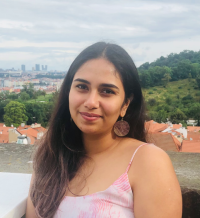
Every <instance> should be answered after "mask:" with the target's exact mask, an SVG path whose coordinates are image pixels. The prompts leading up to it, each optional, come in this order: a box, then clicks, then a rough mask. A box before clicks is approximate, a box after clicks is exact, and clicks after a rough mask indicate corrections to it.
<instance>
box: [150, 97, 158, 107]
mask: <svg viewBox="0 0 200 218" xmlns="http://www.w3.org/2000/svg"><path fill="white" fill-rule="evenodd" d="M148 104H149V105H150V106H154V105H156V99H155V98H150V99H149V100H148Z"/></svg>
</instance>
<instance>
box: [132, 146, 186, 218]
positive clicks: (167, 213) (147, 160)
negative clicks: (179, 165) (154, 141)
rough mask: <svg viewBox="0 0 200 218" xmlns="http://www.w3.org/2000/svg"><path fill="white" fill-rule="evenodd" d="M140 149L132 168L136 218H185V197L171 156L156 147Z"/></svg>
mask: <svg viewBox="0 0 200 218" xmlns="http://www.w3.org/2000/svg"><path fill="white" fill-rule="evenodd" d="M140 149H141V150H140ZM140 149H139V150H138V155H136V156H135V166H137V167H135V166H134V167H133V168H132V172H133V169H134V172H133V173H134V180H133V181H134V182H133V183H134V184H133V186H132V188H133V192H134V214H135V217H136V218H144V217H145V218H160V217H162V218H171V217H173V218H181V216H182V195H181V190H180V186H179V182H178V180H177V177H176V174H175V172H174V168H173V166H172V163H171V160H170V158H169V156H168V155H167V154H166V153H165V152H164V151H163V150H161V149H160V148H158V147H156V146H153V145H146V146H144V147H142V148H140ZM133 164H134V163H133Z"/></svg>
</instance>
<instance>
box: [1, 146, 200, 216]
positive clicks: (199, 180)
mask: <svg viewBox="0 0 200 218" xmlns="http://www.w3.org/2000/svg"><path fill="white" fill-rule="evenodd" d="M33 151H34V146H33V145H19V144H0V172H14V173H31V172H32V164H31V162H30V161H31V160H32V155H33ZM167 153H168V155H169V156H170V158H171V160H172V163H173V166H174V169H175V172H176V175H177V178H178V180H179V184H180V186H181V190H182V196H183V216H182V218H200V153H180V152H167Z"/></svg>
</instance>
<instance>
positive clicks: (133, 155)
mask: <svg viewBox="0 0 200 218" xmlns="http://www.w3.org/2000/svg"><path fill="white" fill-rule="evenodd" d="M146 144H148V143H143V144H141V145H140V146H138V148H137V149H136V150H135V152H134V153H133V156H132V158H131V160H130V162H129V164H128V167H127V169H126V173H128V171H129V168H130V166H131V163H132V161H133V158H134V156H135V154H136V152H137V151H138V149H139V148H141V147H142V146H143V145H146Z"/></svg>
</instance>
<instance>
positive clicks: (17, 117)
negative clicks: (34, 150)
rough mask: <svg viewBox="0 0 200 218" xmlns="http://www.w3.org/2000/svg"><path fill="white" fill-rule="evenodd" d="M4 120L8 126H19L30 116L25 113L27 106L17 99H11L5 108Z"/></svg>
mask: <svg viewBox="0 0 200 218" xmlns="http://www.w3.org/2000/svg"><path fill="white" fill-rule="evenodd" d="M4 111H5V115H4V121H5V124H6V126H11V125H12V124H13V126H15V127H18V126H19V125H20V124H21V123H22V122H24V121H27V120H28V117H27V116H26V115H25V114H26V110H25V106H24V104H22V103H19V102H17V101H10V102H9V103H8V104H7V105H6V106H5V108H4Z"/></svg>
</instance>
